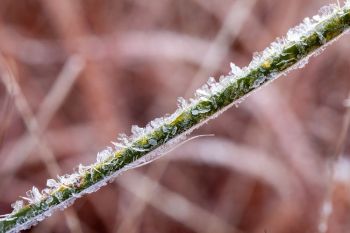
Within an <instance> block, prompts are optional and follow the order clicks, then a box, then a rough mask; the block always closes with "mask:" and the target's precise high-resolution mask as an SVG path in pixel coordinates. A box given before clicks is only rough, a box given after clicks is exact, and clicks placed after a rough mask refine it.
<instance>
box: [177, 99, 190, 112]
mask: <svg viewBox="0 0 350 233" xmlns="http://www.w3.org/2000/svg"><path fill="white" fill-rule="evenodd" d="M177 106H178V108H179V109H186V108H187V107H188V106H189V104H188V102H187V100H186V99H185V98H183V97H178V98H177Z"/></svg>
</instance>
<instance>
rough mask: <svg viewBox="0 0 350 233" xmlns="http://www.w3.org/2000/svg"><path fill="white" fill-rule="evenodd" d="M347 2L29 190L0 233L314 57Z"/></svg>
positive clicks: (349, 14)
mask: <svg viewBox="0 0 350 233" xmlns="http://www.w3.org/2000/svg"><path fill="white" fill-rule="evenodd" d="M349 9H350V2H349V1H347V2H346V4H345V6H344V7H343V8H339V7H337V6H330V7H328V8H326V10H325V9H323V12H322V15H317V16H314V17H313V18H312V19H309V18H306V19H305V20H304V22H303V23H302V24H301V25H299V26H297V27H296V28H293V29H291V30H290V31H289V32H288V34H287V37H286V38H283V39H278V40H277V41H276V42H273V43H272V44H271V46H270V47H269V48H267V49H266V50H265V51H264V52H263V53H261V54H260V55H258V56H256V57H255V58H254V59H253V61H252V62H251V63H250V64H249V66H247V67H245V68H243V69H240V68H238V67H236V66H234V65H232V71H231V72H230V74H229V75H227V76H223V77H221V78H220V81H219V82H216V81H215V79H214V78H210V79H209V81H208V83H207V84H205V85H204V86H203V87H202V88H200V89H199V90H197V91H196V98H195V99H191V101H190V103H188V102H187V101H185V100H184V99H182V98H181V99H180V106H179V109H178V110H177V111H176V112H175V113H174V114H172V115H170V116H167V117H164V118H161V119H157V120H155V121H152V122H151V123H150V124H149V125H148V126H147V127H146V128H144V129H143V128H138V127H133V129H132V131H133V135H132V136H131V137H126V136H122V137H121V139H120V141H121V142H119V143H115V148H114V149H112V148H109V149H107V150H105V151H103V152H101V153H99V154H98V158H97V162H96V163H94V164H92V165H90V166H82V165H80V166H79V168H78V171H77V172H76V173H74V174H72V175H65V176H62V177H58V181H56V180H52V179H50V180H48V188H46V189H44V190H43V191H42V192H39V191H38V189H36V188H35V187H34V188H33V189H32V190H31V191H29V192H28V193H27V196H28V198H25V199H28V200H29V203H28V204H26V205H24V204H23V202H22V201H18V202H16V203H15V205H14V208H15V209H14V211H13V212H12V213H10V214H9V215H6V216H5V217H4V218H2V219H0V232H17V231H19V230H23V229H26V228H29V227H30V226H32V225H34V224H36V223H37V222H38V221H41V220H42V219H44V218H45V217H46V216H49V215H51V214H52V212H53V211H54V210H56V209H63V208H65V207H67V206H68V205H70V204H71V203H73V201H74V200H75V199H76V198H78V197H80V196H82V195H83V194H86V193H90V192H94V191H96V190H97V189H98V188H100V187H101V186H103V185H104V184H106V182H107V181H110V180H112V178H113V177H115V176H116V175H118V174H120V173H121V172H122V171H125V170H128V169H130V168H134V167H136V166H139V165H142V164H145V163H147V162H150V161H152V160H153V159H155V158H157V157H159V156H160V155H161V154H164V151H165V150H167V149H169V147H171V145H172V144H173V143H171V142H174V141H179V140H181V138H183V136H184V135H187V134H189V133H190V132H191V131H192V130H193V129H195V128H198V127H199V126H200V125H201V124H203V123H204V122H206V121H208V120H209V119H212V118H214V117H216V116H218V115H219V114H220V113H222V112H223V111H224V110H225V109H227V108H228V107H230V106H231V105H232V104H235V103H237V102H240V101H241V100H242V99H243V98H244V97H246V96H247V95H248V94H249V93H251V92H252V91H254V90H257V89H258V88H259V87H261V86H263V85H264V84H266V83H268V82H270V81H272V80H274V79H276V78H277V77H279V76H281V75H285V74H286V72H288V71H289V70H291V69H293V68H298V67H303V66H304V65H305V64H306V62H307V60H308V58H309V57H310V56H313V55H317V54H318V53H319V51H322V50H323V49H324V48H325V46H326V45H328V44H330V43H331V42H332V41H334V40H335V39H336V38H338V37H339V36H340V35H341V34H343V33H344V32H345V31H347V30H348V28H349V25H350V10H349Z"/></svg>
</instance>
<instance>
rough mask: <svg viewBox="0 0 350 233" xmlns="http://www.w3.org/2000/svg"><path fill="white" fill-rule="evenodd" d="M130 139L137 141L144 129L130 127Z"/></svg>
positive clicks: (134, 126) (135, 126)
mask: <svg viewBox="0 0 350 233" xmlns="http://www.w3.org/2000/svg"><path fill="white" fill-rule="evenodd" d="M131 133H132V138H133V139H137V138H139V137H141V136H143V135H144V134H145V129H144V128H141V127H139V126H137V125H133V126H132V127H131Z"/></svg>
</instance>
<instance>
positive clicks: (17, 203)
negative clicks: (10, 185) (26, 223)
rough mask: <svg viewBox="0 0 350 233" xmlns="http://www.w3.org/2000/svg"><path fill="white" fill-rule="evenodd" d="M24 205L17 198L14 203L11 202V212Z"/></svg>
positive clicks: (15, 211)
mask: <svg viewBox="0 0 350 233" xmlns="http://www.w3.org/2000/svg"><path fill="white" fill-rule="evenodd" d="M23 206H24V202H23V201H22V200H18V201H16V202H15V203H12V204H11V207H12V208H13V211H12V213H17V212H18V211H19V210H20V209H22V208H23Z"/></svg>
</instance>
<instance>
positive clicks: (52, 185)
mask: <svg viewBox="0 0 350 233" xmlns="http://www.w3.org/2000/svg"><path fill="white" fill-rule="evenodd" d="M46 186H47V187H49V188H51V189H56V188H58V187H59V186H60V184H59V183H58V182H57V181H56V180H54V179H48V180H47V181H46Z"/></svg>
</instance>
